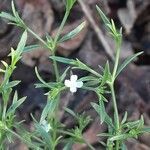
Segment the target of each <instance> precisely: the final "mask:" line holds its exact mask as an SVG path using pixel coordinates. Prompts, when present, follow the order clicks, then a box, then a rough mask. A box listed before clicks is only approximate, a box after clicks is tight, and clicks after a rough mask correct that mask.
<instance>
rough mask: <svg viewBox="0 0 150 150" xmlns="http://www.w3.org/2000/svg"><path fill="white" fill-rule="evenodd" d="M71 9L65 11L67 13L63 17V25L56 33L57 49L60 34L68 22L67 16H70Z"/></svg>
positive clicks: (55, 43) (55, 44) (55, 42)
mask: <svg viewBox="0 0 150 150" xmlns="http://www.w3.org/2000/svg"><path fill="white" fill-rule="evenodd" d="M69 13H70V12H69V11H66V13H65V15H64V18H63V20H62V22H61V25H60V27H59V29H58V32H57V34H56V36H55V39H54V50H55V51H56V46H57V41H58V39H59V36H60V34H61V32H62V30H63V28H64V25H65V23H66V21H67V18H68V16H69Z"/></svg>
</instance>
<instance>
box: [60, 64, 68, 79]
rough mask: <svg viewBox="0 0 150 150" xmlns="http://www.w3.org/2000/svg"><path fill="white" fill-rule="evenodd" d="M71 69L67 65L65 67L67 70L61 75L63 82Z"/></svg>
mask: <svg viewBox="0 0 150 150" xmlns="http://www.w3.org/2000/svg"><path fill="white" fill-rule="evenodd" d="M69 69H70V67H67V68H66V69H65V71H64V73H63V74H62V75H61V77H60V82H63V80H64V79H65V77H66V75H67V73H68V71H69Z"/></svg>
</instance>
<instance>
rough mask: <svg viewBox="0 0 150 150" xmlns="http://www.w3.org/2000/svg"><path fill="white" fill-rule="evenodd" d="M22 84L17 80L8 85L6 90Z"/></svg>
mask: <svg viewBox="0 0 150 150" xmlns="http://www.w3.org/2000/svg"><path fill="white" fill-rule="evenodd" d="M20 82H21V81H17V80H16V81H11V82H9V83H7V85H6V89H9V88H12V87H14V86H16V85H18V84H19V83H20Z"/></svg>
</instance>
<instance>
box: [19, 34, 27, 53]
mask: <svg viewBox="0 0 150 150" xmlns="http://www.w3.org/2000/svg"><path fill="white" fill-rule="evenodd" d="M26 41H27V31H24V32H23V34H22V37H21V40H20V42H19V44H18V46H17V51H19V53H20V54H21V52H22V51H23V50H24V47H25V44H26Z"/></svg>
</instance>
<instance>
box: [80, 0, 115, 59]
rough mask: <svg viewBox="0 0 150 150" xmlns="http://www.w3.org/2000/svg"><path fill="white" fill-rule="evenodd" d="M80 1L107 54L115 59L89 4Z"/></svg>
mask: <svg viewBox="0 0 150 150" xmlns="http://www.w3.org/2000/svg"><path fill="white" fill-rule="evenodd" d="M78 2H79V4H80V5H81V8H82V10H83V12H84V13H85V15H86V17H87V19H88V21H89V22H90V24H91V26H92V28H93V29H94V31H95V33H96V35H97V37H98V40H99V41H100V42H101V43H102V45H103V47H104V49H105V51H106V53H107V55H108V56H109V57H110V59H112V60H113V59H114V55H113V51H112V50H111V48H110V46H109V45H108V43H107V40H106V39H105V37H104V35H103V32H102V31H101V29H100V28H99V27H98V25H97V24H96V22H95V20H94V19H93V16H92V15H91V12H90V8H89V6H88V5H86V4H85V2H84V1H83V0H78Z"/></svg>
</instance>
